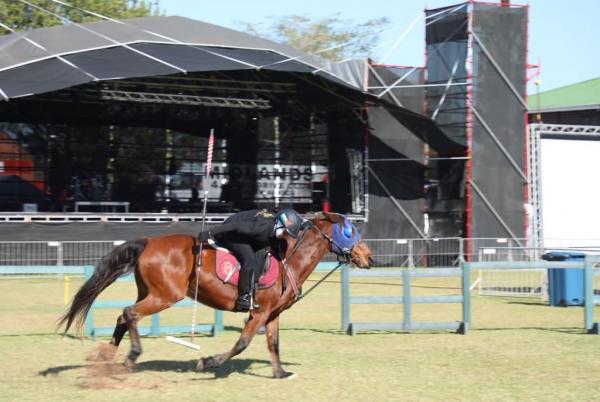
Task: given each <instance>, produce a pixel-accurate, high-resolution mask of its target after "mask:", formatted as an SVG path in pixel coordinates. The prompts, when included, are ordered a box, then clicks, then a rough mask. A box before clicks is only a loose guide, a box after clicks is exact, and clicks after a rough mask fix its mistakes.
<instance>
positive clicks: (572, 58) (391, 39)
mask: <svg viewBox="0 0 600 402" xmlns="http://www.w3.org/2000/svg"><path fill="white" fill-rule="evenodd" d="M158 1H159V6H160V9H161V10H163V11H164V12H165V14H166V15H180V16H183V17H188V18H193V19H196V20H200V21H205V22H210V23H212V24H216V25H221V26H224V27H228V28H233V29H240V28H241V26H242V25H241V24H240V22H241V21H243V22H249V23H261V22H262V23H266V24H267V25H268V24H269V21H272V20H273V19H278V18H279V17H282V16H286V15H290V14H302V15H306V16H308V17H309V18H314V19H318V18H323V17H328V16H331V15H333V14H336V13H339V17H340V18H342V19H344V20H349V21H351V22H352V23H356V24H360V23H363V22H366V21H368V20H370V19H375V18H380V17H388V18H389V19H390V24H389V26H388V27H389V28H391V29H390V31H388V32H386V33H384V34H383V35H381V40H380V42H379V43H380V44H382V45H383V44H384V43H388V45H387V46H382V47H381V48H379V49H375V51H374V54H373V56H375V57H374V59H375V60H376V61H377V62H381V61H382V60H381V58H382V57H383V56H384V55H385V54H386V53H387V51H388V50H389V48H390V46H392V45H393V44H394V43H395V42H396V40H397V39H398V38H399V37H400V36H401V35H402V34H403V32H404V31H405V30H406V29H407V28H408V27H409V26H410V25H411V23H412V22H413V21H414V20H415V19H416V18H417V16H419V15H421V16H422V13H423V10H424V9H425V8H428V9H431V8H438V7H444V6H449V5H452V4H459V3H460V2H457V1H452V0H443V1H442V0H388V1H382V0H373V1H370V2H366V1H364V0H302V1H298V0H295V1H291V0H252V1H248V0H220V1H214V0H211V1H207V0H158ZM495 2H498V3H499V0H498V1H495ZM511 2H512V3H514V4H529V5H530V14H529V60H528V62H529V63H531V64H541V70H540V76H539V77H538V79H539V81H540V88H539V89H540V90H541V91H545V90H549V89H554V88H557V87H561V86H564V85H569V84H573V83H575V82H580V81H584V80H587V79H591V78H597V77H600V45H599V44H598V38H600V23H599V22H598V16H599V15H600V0H571V1H570V2H566V1H564V0H531V1H530V2H529V3H525V2H522V1H519V0H517V1H514V0H513V1H511ZM424 31H425V28H424V23H423V20H422V19H421V20H419V22H418V23H417V24H416V25H415V26H414V28H413V29H412V30H411V31H410V32H409V33H408V34H407V35H406V36H405V38H404V39H403V40H402V41H401V42H400V44H399V46H398V47H397V48H396V49H395V51H394V52H393V53H392V54H390V55H389V57H388V58H387V59H386V60H384V61H385V62H386V63H387V64H399V65H406V66H422V65H423V64H424V47H425V38H424ZM534 91H536V89H535V87H534V86H533V82H532V83H531V84H530V86H529V93H530V94H532V93H533V92H534Z"/></svg>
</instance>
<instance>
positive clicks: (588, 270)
mask: <svg viewBox="0 0 600 402" xmlns="http://www.w3.org/2000/svg"><path fill="white" fill-rule="evenodd" d="M593 269H594V263H593V262H591V261H589V259H586V261H585V263H584V270H583V289H584V295H583V298H584V307H583V319H584V322H585V330H586V331H587V332H588V333H589V332H591V331H592V328H593V326H594V271H593Z"/></svg>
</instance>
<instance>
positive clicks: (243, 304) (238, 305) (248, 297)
mask: <svg viewBox="0 0 600 402" xmlns="http://www.w3.org/2000/svg"><path fill="white" fill-rule="evenodd" d="M241 274H242V272H240V284H241V285H245V284H246V283H247V281H246V282H244V281H242V279H247V278H245V277H242V275H241ZM240 288H241V289H240V290H239V295H238V299H237V301H236V302H235V307H234V309H233V311H237V312H243V313H245V312H247V311H250V310H254V309H255V308H259V307H260V306H259V305H258V304H255V303H254V297H253V296H254V272H251V277H250V290H249V291H244V290H242V289H245V288H246V286H243V287H242V286H240Z"/></svg>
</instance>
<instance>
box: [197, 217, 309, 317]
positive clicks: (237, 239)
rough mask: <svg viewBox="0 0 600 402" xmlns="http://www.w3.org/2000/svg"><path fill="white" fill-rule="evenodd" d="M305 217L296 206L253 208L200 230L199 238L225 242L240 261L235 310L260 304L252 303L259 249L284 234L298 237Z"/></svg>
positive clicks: (241, 310) (242, 310) (249, 308)
mask: <svg viewBox="0 0 600 402" xmlns="http://www.w3.org/2000/svg"><path fill="white" fill-rule="evenodd" d="M301 226H302V217H301V216H300V215H299V214H298V213H297V212H296V211H294V210H293V209H284V210H282V211H280V212H279V213H277V214H274V213H272V212H268V211H266V210H258V209H253V210H249V211H242V212H238V213H236V214H233V215H231V216H230V217H229V218H227V219H226V220H225V222H223V223H222V224H221V225H218V226H215V227H213V228H211V229H210V230H208V231H204V232H200V233H199V234H198V239H199V240H200V241H206V240H208V239H209V238H214V239H216V240H218V241H219V242H220V243H222V245H223V246H225V247H226V248H227V249H228V250H229V251H231V252H232V253H233V255H234V256H235V257H236V258H237V259H238V261H239V262H240V265H241V268H240V276H239V281H238V299H237V301H236V303H235V307H234V311H240V312H245V311H248V310H252V309H253V308H256V307H258V306H256V305H251V300H252V293H251V289H252V288H253V285H254V284H253V283H252V282H253V281H254V279H253V278H254V274H255V273H257V270H258V262H257V261H256V252H257V251H258V250H260V249H262V248H265V247H267V246H270V245H273V244H274V243H275V241H276V239H280V238H282V237H283V236H284V234H285V233H288V234H289V235H290V236H292V237H293V238H297V237H298V233H299V232H300V228H301Z"/></svg>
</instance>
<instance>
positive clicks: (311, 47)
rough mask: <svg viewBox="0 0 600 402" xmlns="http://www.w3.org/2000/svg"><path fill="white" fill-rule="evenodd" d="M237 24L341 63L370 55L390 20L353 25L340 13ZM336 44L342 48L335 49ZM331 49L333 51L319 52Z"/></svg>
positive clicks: (274, 39)
mask: <svg viewBox="0 0 600 402" xmlns="http://www.w3.org/2000/svg"><path fill="white" fill-rule="evenodd" d="M268 19H273V17H269V18H268ZM240 24H241V25H242V27H243V28H242V29H243V30H244V31H246V32H247V33H250V34H252V35H256V36H261V37H263V38H266V39H270V40H273V41H275V42H279V43H284V44H286V45H290V46H292V47H294V48H296V49H300V50H304V51H305V52H307V53H312V54H314V53H318V54H319V55H320V56H321V57H324V58H326V59H329V60H333V61H340V60H343V59H346V58H349V57H355V58H364V57H367V56H369V52H370V51H372V49H373V48H374V47H375V46H376V45H377V42H379V34H380V33H381V31H382V30H383V29H384V28H385V27H386V25H388V24H389V19H388V18H387V17H382V18H376V19H372V20H368V21H367V22H364V23H362V24H356V23H354V22H352V21H349V20H345V19H342V18H340V15H339V14H333V15H331V16H329V17H325V18H321V19H316V20H311V19H310V18H308V17H307V16H305V15H288V16H284V17H282V18H281V19H279V20H278V21H275V22H273V23H258V24H252V23H247V22H240ZM267 24H268V25H267ZM346 44H347V45H346ZM338 45H344V46H339V47H336V46H338ZM332 47H333V49H330V50H327V51H324V52H320V51H321V50H323V49H327V48H332Z"/></svg>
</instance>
